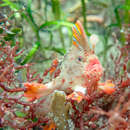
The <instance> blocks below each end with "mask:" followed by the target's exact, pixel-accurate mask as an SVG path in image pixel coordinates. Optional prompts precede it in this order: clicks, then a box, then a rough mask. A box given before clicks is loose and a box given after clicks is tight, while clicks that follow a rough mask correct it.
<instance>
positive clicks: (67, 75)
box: [24, 21, 113, 102]
mask: <svg viewBox="0 0 130 130" xmlns="http://www.w3.org/2000/svg"><path fill="white" fill-rule="evenodd" d="M72 33H73V41H72V43H73V44H72V47H71V48H70V50H69V52H68V53H67V54H66V55H65V56H64V59H63V61H62V64H61V66H60V71H61V72H60V74H59V75H58V76H57V77H56V78H54V79H53V80H52V81H51V82H49V83H47V84H44V85H43V84H39V83H24V85H25V86H26V88H27V91H26V92H25V94H24V96H25V97H27V98H28V99H29V100H31V99H38V98H40V97H44V96H47V95H49V94H51V93H52V92H53V91H54V90H61V91H64V92H67V91H68V90H70V89H71V90H72V93H71V95H69V96H68V98H71V99H73V100H77V101H78V102H80V101H81V100H82V99H83V97H84V95H85V94H87V88H88V87H89V88H91V87H93V86H95V85H98V82H99V80H100V79H101V77H102V74H103V67H102V65H101V63H100V61H99V59H98V57H97V56H96V55H95V53H94V50H93V48H90V47H89V44H88V40H87V37H86V35H85V31H84V29H83V26H82V24H81V23H80V21H77V22H76V24H75V25H74V27H73V28H72ZM56 63H57V62H56ZM54 71H55V68H53V69H52V72H54ZM50 73H51V72H50ZM109 85H110V86H112V83H111V84H110V83H105V84H102V86H105V87H104V88H109V87H106V86H109ZM99 86H100V87H99V89H101V90H103V92H106V93H112V92H113V91H111V92H110V91H109V90H107V91H106V89H103V87H101V85H99ZM97 87H98V86H97ZM108 91H109V92H108Z"/></svg>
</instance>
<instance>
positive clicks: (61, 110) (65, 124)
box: [50, 91, 74, 130]
mask: <svg viewBox="0 0 130 130" xmlns="http://www.w3.org/2000/svg"><path fill="white" fill-rule="evenodd" d="M65 96H66V95H65V93H64V92H63V91H55V92H54V95H53V96H52V102H51V114H50V115H51V118H52V119H53V121H54V122H55V124H56V127H57V129H58V130H69V129H70V127H71V130H73V127H74V125H73V122H72V121H71V119H70V116H69V111H70V109H72V108H71V104H70V103H68V102H67V101H66V98H65Z"/></svg>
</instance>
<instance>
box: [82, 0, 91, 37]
mask: <svg viewBox="0 0 130 130" xmlns="http://www.w3.org/2000/svg"><path fill="white" fill-rule="evenodd" d="M81 4H82V15H83V19H84V22H83V25H84V29H85V32H86V34H87V35H88V36H89V35H90V34H89V32H88V30H87V19H86V12H87V11H86V3H85V0H81Z"/></svg>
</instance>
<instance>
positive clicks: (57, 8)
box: [51, 0, 65, 47]
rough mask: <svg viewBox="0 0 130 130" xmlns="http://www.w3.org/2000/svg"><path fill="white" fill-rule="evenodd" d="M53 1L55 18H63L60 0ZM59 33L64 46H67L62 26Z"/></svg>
mask: <svg viewBox="0 0 130 130" xmlns="http://www.w3.org/2000/svg"><path fill="white" fill-rule="evenodd" d="M51 2H52V11H53V14H54V17H55V20H61V8H60V1H59V0H51ZM59 35H60V40H61V43H62V46H63V47H65V44H64V36H63V33H62V28H61V27H60V28H59Z"/></svg>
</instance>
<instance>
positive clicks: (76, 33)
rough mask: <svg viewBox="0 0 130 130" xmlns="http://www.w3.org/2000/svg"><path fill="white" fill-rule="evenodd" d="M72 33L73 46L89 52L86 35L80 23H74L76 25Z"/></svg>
mask: <svg viewBox="0 0 130 130" xmlns="http://www.w3.org/2000/svg"><path fill="white" fill-rule="evenodd" d="M72 33H73V42H72V43H73V45H74V46H76V47H78V48H83V49H85V50H87V51H90V47H89V45H88V41H87V38H86V34H85V31H84V29H83V26H82V24H81V23H80V21H77V22H76V24H75V25H74V27H73V28H72Z"/></svg>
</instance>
